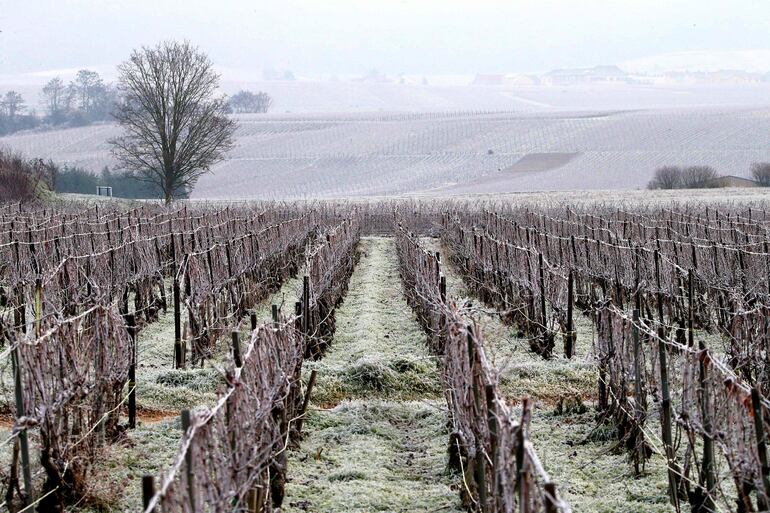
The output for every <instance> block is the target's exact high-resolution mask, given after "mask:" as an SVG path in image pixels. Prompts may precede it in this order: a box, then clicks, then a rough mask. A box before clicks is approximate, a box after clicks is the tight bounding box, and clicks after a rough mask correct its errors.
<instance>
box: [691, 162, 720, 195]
mask: <svg viewBox="0 0 770 513" xmlns="http://www.w3.org/2000/svg"><path fill="white" fill-rule="evenodd" d="M716 177H717V172H716V170H715V169H714V168H713V167H711V166H688V167H686V168H684V169H683V170H682V188H683V189H704V188H708V187H716V184H715V183H714V180H715V179H716Z"/></svg>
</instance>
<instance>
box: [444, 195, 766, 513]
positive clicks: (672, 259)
mask: <svg viewBox="0 0 770 513" xmlns="http://www.w3.org/2000/svg"><path fill="white" fill-rule="evenodd" d="M602 214H604V215H602ZM753 216H754V217H753V218H752V212H751V211H749V212H748V213H742V212H733V213H732V219H723V218H722V216H720V215H719V213H718V212H717V213H714V212H712V213H711V215H709V213H708V211H706V212H693V213H682V212H672V211H670V210H669V211H654V210H646V211H640V212H627V211H616V210H610V209H608V210H606V211H604V212H601V210H600V209H599V210H598V211H597V209H593V210H592V212H590V213H576V212H574V211H572V212H571V211H569V210H567V211H566V212H564V211H561V212H559V211H551V212H546V213H536V212H535V213H533V212H531V211H524V210H519V211H517V210H511V211H508V212H505V213H504V215H499V214H496V213H491V212H487V213H482V214H468V213H466V212H453V213H451V214H448V215H446V216H445V217H444V219H443V225H444V237H445V240H446V241H447V243H448V244H449V245H450V247H453V248H456V249H457V250H459V254H460V255H462V259H463V260H464V261H465V262H468V263H467V264H466V265H465V266H462V265H461V266H460V268H461V269H462V270H463V271H464V273H465V275H466V276H465V278H466V280H467V281H468V282H469V283H471V284H475V285H476V287H477V290H479V289H480V290H482V291H485V292H486V294H481V296H482V298H484V299H486V300H488V301H490V302H491V303H493V304H494V305H495V306H496V307H498V308H501V309H505V311H506V312H515V313H516V314H519V315H521V319H522V320H523V322H525V323H532V324H535V325H536V326H540V325H542V324H546V326H548V323H549V322H551V321H556V322H557V323H558V324H560V325H561V327H562V328H561V331H562V334H563V338H564V339H565V340H566V339H567V338H568V337H567V336H568V335H570V334H571V331H570V330H569V329H565V324H566V323H565V322H562V319H563V316H564V312H565V302H566V303H567V305H569V304H572V302H573V301H574V304H575V305H577V306H578V307H579V308H580V309H582V310H583V311H584V313H586V314H587V315H589V316H590V317H591V318H592V319H593V321H594V324H595V326H596V330H597V338H596V340H595V347H594V351H595V353H596V354H595V356H596V358H597V359H598V361H599V383H598V387H599V401H598V407H599V409H600V410H601V411H603V412H604V414H605V415H606V416H610V417H612V418H614V420H615V425H616V428H617V435H618V437H619V439H620V440H621V441H622V442H624V445H625V446H626V447H627V448H628V449H629V451H630V455H631V459H632V461H633V463H634V465H635V468H636V470H637V472H638V471H640V468H642V467H643V466H644V463H645V461H646V460H647V459H648V458H649V457H650V455H651V454H652V448H653V447H655V446H657V445H661V446H662V452H663V454H664V456H665V458H666V460H667V462H668V467H669V496H670V500H671V502H672V503H673V504H674V505H676V506H677V507H679V504H680V502H684V501H687V502H689V503H690V504H691V505H692V507H693V509H694V510H695V511H714V510H715V508H716V507H717V504H720V502H721V503H722V504H724V505H727V507H728V508H731V506H730V505H731V504H732V503H734V501H735V500H736V498H735V497H734V496H731V495H732V494H729V493H727V492H725V487H724V485H723V483H722V481H724V480H725V479H728V480H729V481H731V484H730V486H734V487H735V490H736V492H735V495H736V496H737V501H738V503H739V504H740V505H741V506H740V507H739V511H752V510H754V509H753V508H755V506H754V504H756V507H758V508H760V510H764V509H767V507H768V504H769V503H770V486H768V483H769V481H768V477H769V476H768V471H767V466H766V463H765V462H766V461H767V451H766V447H765V433H766V431H767V429H768V427H770V424H769V423H768V421H769V420H770V417H769V416H768V414H769V412H768V411H767V409H768V407H770V402H768V401H767V400H766V399H765V398H764V395H765V394H766V393H767V379H768V378H767V377H768V374H769V373H770V366H769V365H768V364H767V360H766V358H765V355H766V350H765V348H766V347H767V340H768V336H767V335H768V330H767V318H768V292H767V291H768V288H767V284H768V277H769V276H770V274H768V264H769V263H770V253H768V252H766V251H765V247H766V246H765V245H766V244H767V242H766V235H765V236H764V239H765V240H764V241H763V240H762V239H763V234H766V233H767V232H766V222H765V216H764V215H760V216H757V212H754V213H753ZM757 217H760V219H757ZM535 262H537V266H536V264H535ZM535 270H536V271H535ZM573 281H574V284H573V283H572V282H573ZM538 282H539V283H538ZM573 290H574V291H573ZM538 294H539V296H538ZM573 294H574V298H573ZM565 295H566V296H568V297H567V301H565ZM546 303H547V304H548V307H546V306H545V304H546ZM538 304H540V305H541V307H540V308H538V307H537V305H538ZM569 315H571V314H569ZM513 318H514V320H516V319H517V318H516V317H515V316H514V317H513ZM544 319H545V321H546V322H545V323H544V322H543V320H544ZM708 333H714V334H718V335H721V338H722V340H723V342H724V347H723V348H719V347H717V348H710V347H707V346H706V342H705V340H704V336H705V335H706V334H708ZM535 336H542V334H541V333H536V334H535ZM551 336H552V335H551ZM696 338H698V339H699V340H698V342H697V343H696ZM650 398H651V399H652V402H653V403H654V404H656V405H657V408H656V409H651V408H650V407H649V403H650ZM654 415H657V416H658V422H659V424H660V435H659V437H658V436H655V435H653V434H651V433H650V430H649V427H648V421H649V420H650V419H651V418H653V417H654ZM678 440H685V441H686V443H684V444H682V445H683V446H682V445H680V444H679V443H678ZM695 462H699V463H698V464H697V465H696V464H695ZM728 476H729V477H728Z"/></svg>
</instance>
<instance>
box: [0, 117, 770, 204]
mask: <svg viewBox="0 0 770 513" xmlns="http://www.w3.org/2000/svg"><path fill="white" fill-rule="evenodd" d="M239 121H240V126H239V129H238V132H237V145H236V148H235V149H234V150H233V151H232V152H231V154H230V158H229V160H227V161H226V162H224V163H221V164H219V165H217V166H216V167H215V169H214V170H213V173H211V174H209V175H206V176H204V177H203V178H201V180H200V182H199V184H198V186H197V188H196V189H195V191H194V194H193V195H194V197H198V198H217V199H219V198H230V197H239V198H277V197H281V198H292V197H293V198H297V197H340V196H349V195H385V194H404V193H413V192H418V193H424V192H426V191H439V192H443V193H458V194H462V193H467V192H515V191H537V190H566V189H629V188H631V189H633V188H639V187H644V186H645V185H646V183H647V182H648V181H649V179H650V178H651V176H652V174H653V172H654V170H655V168H656V167H658V166H661V165H664V164H680V165H689V164H707V165H711V166H714V167H715V168H716V169H717V171H718V172H719V173H720V174H725V175H739V176H748V174H749V166H750V165H751V163H752V162H756V161H770V107H724V106H722V107H689V108H678V109H674V108H667V109H649V110H614V111H612V110H593V111H589V110H581V111H579V112H577V111H572V112H565V111H562V112H559V111H551V110H541V111H538V112H489V113H486V112H457V113H446V112H444V113H429V112H424V113H392V114H391V113H346V114H321V113H318V114H314V113H307V114H285V113H284V114H270V115H248V116H241V117H239ZM119 132H120V130H119V128H118V127H116V126H114V125H109V124H107V125H100V126H91V127H85V128H75V129H66V130H56V131H50V132H36V133H26V134H17V135H14V136H10V137H5V138H0V145H2V146H8V147H10V148H13V149H16V150H20V151H22V152H24V153H25V154H26V155H28V156H30V157H31V156H35V157H38V156H39V157H43V158H52V159H54V160H56V161H59V162H67V163H71V164H77V165H80V166H85V167H88V168H91V169H93V170H95V171H98V170H100V169H101V168H102V167H103V166H104V165H112V164H113V160H112V158H111V156H110V153H109V145H108V144H107V140H108V139H109V138H110V137H113V136H115V135H117V134H119Z"/></svg>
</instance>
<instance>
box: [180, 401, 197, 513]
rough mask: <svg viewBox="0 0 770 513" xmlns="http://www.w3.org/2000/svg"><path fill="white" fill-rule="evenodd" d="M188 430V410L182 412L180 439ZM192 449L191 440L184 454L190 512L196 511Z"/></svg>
mask: <svg viewBox="0 0 770 513" xmlns="http://www.w3.org/2000/svg"><path fill="white" fill-rule="evenodd" d="M189 430H190V410H182V432H183V435H182V437H183V438H184V436H186V435H187V432H188V431H189ZM193 449H194V444H193V443H192V440H191V441H190V445H189V447H188V448H187V453H186V454H185V462H186V464H187V493H188V495H189V497H190V510H191V511H197V510H196V508H195V469H194V468H193V461H194V459H193Z"/></svg>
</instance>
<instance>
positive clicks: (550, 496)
mask: <svg viewBox="0 0 770 513" xmlns="http://www.w3.org/2000/svg"><path fill="white" fill-rule="evenodd" d="M543 490H544V491H545V494H544V495H545V513H558V512H559V508H558V504H559V501H558V500H557V499H556V484H554V483H552V482H550V481H549V482H547V483H545V484H544V485H543Z"/></svg>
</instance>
